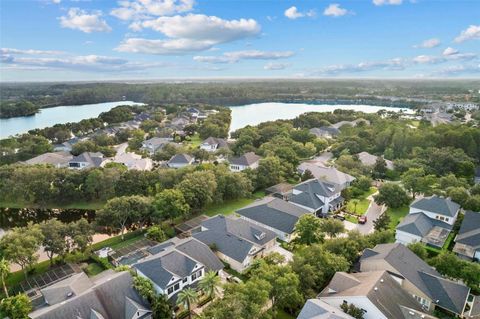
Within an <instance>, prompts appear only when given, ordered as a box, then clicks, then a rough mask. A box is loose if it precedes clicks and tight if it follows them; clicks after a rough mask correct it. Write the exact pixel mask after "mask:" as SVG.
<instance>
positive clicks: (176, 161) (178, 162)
mask: <svg viewBox="0 0 480 319" xmlns="http://www.w3.org/2000/svg"><path fill="white" fill-rule="evenodd" d="M194 160H195V159H194V158H193V157H192V156H190V155H188V154H176V155H173V156H172V158H170V160H168V162H167V165H168V167H171V168H182V167H185V166H188V165H192V164H193V161H194Z"/></svg>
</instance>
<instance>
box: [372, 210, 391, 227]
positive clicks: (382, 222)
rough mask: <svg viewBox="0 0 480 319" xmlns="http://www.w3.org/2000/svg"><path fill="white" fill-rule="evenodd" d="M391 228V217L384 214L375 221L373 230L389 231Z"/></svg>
mask: <svg viewBox="0 0 480 319" xmlns="http://www.w3.org/2000/svg"><path fill="white" fill-rule="evenodd" d="M389 226H390V215H388V213H387V212H384V213H383V214H381V215H380V216H378V218H377V219H376V220H374V221H373V228H374V229H375V230H387V229H388V228H389Z"/></svg>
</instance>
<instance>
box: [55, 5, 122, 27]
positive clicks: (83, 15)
mask: <svg viewBox="0 0 480 319" xmlns="http://www.w3.org/2000/svg"><path fill="white" fill-rule="evenodd" d="M101 16H102V12H101V11H93V12H91V13H88V12H87V11H85V10H81V9H79V8H71V9H69V10H68V13H67V16H62V17H60V25H61V26H62V27H63V28H69V29H74V30H80V31H82V32H85V33H91V32H110V31H112V28H110V26H109V25H108V24H107V22H106V21H105V20H103V19H102V18H101Z"/></svg>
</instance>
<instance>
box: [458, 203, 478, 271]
mask: <svg viewBox="0 0 480 319" xmlns="http://www.w3.org/2000/svg"><path fill="white" fill-rule="evenodd" d="M453 252H454V253H456V254H457V255H458V256H460V257H462V258H465V259H470V260H475V261H477V262H478V261H480V212H472V211H467V212H465V216H464V217H463V221H462V225H461V226H460V230H459V231H458V234H457V237H455V246H454V247H453Z"/></svg>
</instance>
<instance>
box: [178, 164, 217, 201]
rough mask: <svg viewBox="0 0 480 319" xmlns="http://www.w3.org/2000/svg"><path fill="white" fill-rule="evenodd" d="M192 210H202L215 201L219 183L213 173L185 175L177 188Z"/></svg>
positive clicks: (203, 172) (198, 172)
mask: <svg viewBox="0 0 480 319" xmlns="http://www.w3.org/2000/svg"><path fill="white" fill-rule="evenodd" d="M176 188H177V189H178V190H179V191H180V192H182V194H183V196H184V197H185V200H186V202H187V203H188V205H190V207H192V208H196V209H199V208H202V207H205V205H207V204H210V203H211V202H212V201H213V198H214V194H215V191H216V190H217V182H216V180H215V175H214V174H213V172H211V171H197V172H193V173H189V174H187V175H185V177H184V178H183V180H182V181H181V182H180V183H179V184H178V185H177V187H176Z"/></svg>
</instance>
